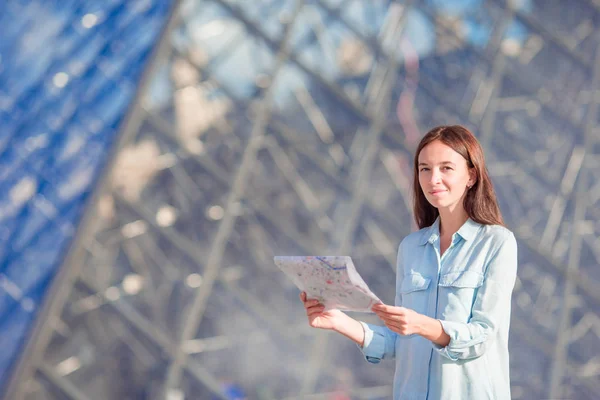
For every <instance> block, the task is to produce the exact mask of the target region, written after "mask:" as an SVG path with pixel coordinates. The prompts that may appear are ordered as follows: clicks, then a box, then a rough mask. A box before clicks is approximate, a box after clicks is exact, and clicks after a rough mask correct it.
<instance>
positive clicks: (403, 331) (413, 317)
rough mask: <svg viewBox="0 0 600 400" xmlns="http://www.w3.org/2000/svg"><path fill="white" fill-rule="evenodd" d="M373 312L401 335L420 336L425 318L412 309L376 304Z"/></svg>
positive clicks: (372, 308)
mask: <svg viewBox="0 0 600 400" xmlns="http://www.w3.org/2000/svg"><path fill="white" fill-rule="evenodd" d="M371 310H373V312H374V313H375V314H377V316H378V317H379V318H380V319H381V320H382V321H383V322H384V323H385V326H387V327H388V328H389V329H390V330H392V331H394V332H396V333H398V334H400V335H412V334H420V333H421V329H422V325H423V322H424V318H425V316H424V315H423V314H419V313H418V312H416V311H413V310H411V309H410V308H404V307H394V306H388V305H385V304H376V305H374V306H373V307H371Z"/></svg>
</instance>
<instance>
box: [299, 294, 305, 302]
mask: <svg viewBox="0 0 600 400" xmlns="http://www.w3.org/2000/svg"><path fill="white" fill-rule="evenodd" d="M300 300H302V302H303V303H304V302H306V292H300Z"/></svg>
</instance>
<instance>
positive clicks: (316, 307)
mask: <svg viewBox="0 0 600 400" xmlns="http://www.w3.org/2000/svg"><path fill="white" fill-rule="evenodd" d="M300 300H302V303H304V308H305V309H306V315H307V316H308V324H309V325H310V326H312V327H313V328H319V329H330V330H335V329H336V326H337V325H338V324H339V322H340V320H342V319H343V318H344V316H345V315H346V314H344V313H343V312H341V311H340V310H329V311H324V309H325V306H324V305H323V304H321V303H319V300H316V299H307V298H306V292H302V293H300Z"/></svg>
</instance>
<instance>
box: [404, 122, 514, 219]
mask: <svg viewBox="0 0 600 400" xmlns="http://www.w3.org/2000/svg"><path fill="white" fill-rule="evenodd" d="M435 140H439V141H440V142H442V143H444V144H445V145H446V146H448V147H451V148H452V149H453V150H454V151H456V152H457V153H458V154H460V155H461V156H463V157H464V159H465V160H467V166H468V167H469V168H475V172H476V177H477V178H476V181H475V183H474V184H473V186H472V187H471V189H468V190H467V194H466V196H465V198H464V202H463V206H464V208H465V211H466V212H467V215H468V216H469V218H471V219H472V220H473V221H475V222H478V223H480V224H484V225H504V220H503V219H502V214H501V213H500V207H498V201H497V200H496V193H495V192H494V187H493V185H492V181H491V180H490V177H489V175H488V171H487V168H486V166H485V159H484V156H483V149H482V148H481V145H480V144H479V141H477V139H476V138H475V136H473V134H472V133H471V132H470V131H469V130H468V129H467V128H465V127H463V126H460V125H452V126H438V127H435V128H433V129H432V130H430V131H429V132H427V134H426V135H425V136H424V137H423V139H421V142H420V143H419V146H418V147H417V151H416V153H415V161H414V169H413V174H414V178H413V202H414V206H413V212H414V217H415V222H416V223H417V226H418V227H419V229H422V228H425V227H426V226H430V225H432V224H433V223H434V222H435V219H436V218H437V217H438V215H439V211H438V209H437V208H435V207H434V206H432V205H431V204H430V203H429V201H427V198H425V194H424V193H423V190H422V189H421V185H420V184H419V167H418V164H419V154H421V150H423V148H424V147H425V146H427V145H428V144H429V143H431V142H433V141H435Z"/></svg>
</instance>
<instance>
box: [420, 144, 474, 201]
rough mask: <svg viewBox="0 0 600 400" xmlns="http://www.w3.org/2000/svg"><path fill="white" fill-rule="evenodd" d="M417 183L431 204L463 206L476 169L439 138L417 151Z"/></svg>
mask: <svg viewBox="0 0 600 400" xmlns="http://www.w3.org/2000/svg"><path fill="white" fill-rule="evenodd" d="M418 167H419V184H420V185H421V189H422V190H423V193H424V194H425V198H426V199H427V201H429V203H431V205H432V206H434V207H435V208H437V209H438V210H439V209H440V208H447V209H448V210H450V211H453V210H454V209H456V207H457V206H458V207H463V198H464V196H465V194H466V192H467V186H472V185H473V183H475V169H474V168H468V166H467V160H465V159H464V158H463V156H461V155H460V154H459V153H457V152H456V151H454V150H453V149H452V148H451V147H449V146H446V145H445V144H444V143H442V142H440V141H439V140H435V141H433V142H431V143H429V144H428V145H427V146H425V147H424V148H423V149H422V150H421V153H419V160H418Z"/></svg>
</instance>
